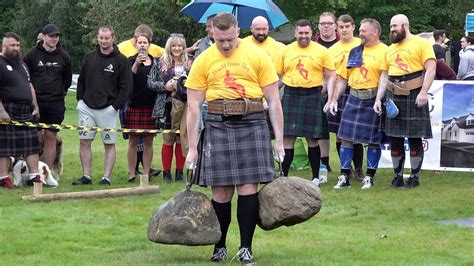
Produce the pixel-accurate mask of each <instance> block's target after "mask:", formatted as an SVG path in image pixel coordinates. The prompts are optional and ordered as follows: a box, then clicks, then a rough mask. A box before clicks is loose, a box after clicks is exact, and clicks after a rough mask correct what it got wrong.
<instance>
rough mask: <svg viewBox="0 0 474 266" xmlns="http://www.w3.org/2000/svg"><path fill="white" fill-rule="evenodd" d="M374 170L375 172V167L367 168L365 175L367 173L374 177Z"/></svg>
mask: <svg viewBox="0 0 474 266" xmlns="http://www.w3.org/2000/svg"><path fill="white" fill-rule="evenodd" d="M375 172H377V169H374V168H367V175H368V176H370V177H374V176H375Z"/></svg>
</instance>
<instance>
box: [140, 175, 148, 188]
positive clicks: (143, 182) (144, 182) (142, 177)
mask: <svg viewBox="0 0 474 266" xmlns="http://www.w3.org/2000/svg"><path fill="white" fill-rule="evenodd" d="M148 181H149V178H148V175H140V187H141V188H144V187H148Z"/></svg>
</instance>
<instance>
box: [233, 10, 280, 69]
mask: <svg viewBox="0 0 474 266" xmlns="http://www.w3.org/2000/svg"><path fill="white" fill-rule="evenodd" d="M268 30H269V26H268V21H267V19H266V18H264V17H262V16H258V17H255V18H254V19H253V20H252V26H251V27H250V32H252V35H250V36H247V37H245V38H244V39H243V40H242V41H244V42H249V43H252V44H253V45H256V46H258V47H260V48H262V49H263V50H264V51H265V52H267V54H268V55H269V56H270V58H271V59H272V62H273V63H275V61H276V58H277V56H278V54H279V53H280V52H281V51H282V50H283V49H284V48H285V45H284V44H283V43H281V42H279V41H276V40H275V39H273V38H272V37H270V36H268Z"/></svg>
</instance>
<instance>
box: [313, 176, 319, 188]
mask: <svg viewBox="0 0 474 266" xmlns="http://www.w3.org/2000/svg"><path fill="white" fill-rule="evenodd" d="M311 182H313V184H315V185H316V186H318V187H319V184H320V183H321V180H319V178H313V180H311Z"/></svg>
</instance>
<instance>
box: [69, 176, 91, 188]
mask: <svg viewBox="0 0 474 266" xmlns="http://www.w3.org/2000/svg"><path fill="white" fill-rule="evenodd" d="M91 184H92V178H87V177H85V176H82V177H81V178H79V179H78V180H76V181H73V182H72V185H74V186H77V185H91Z"/></svg>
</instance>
